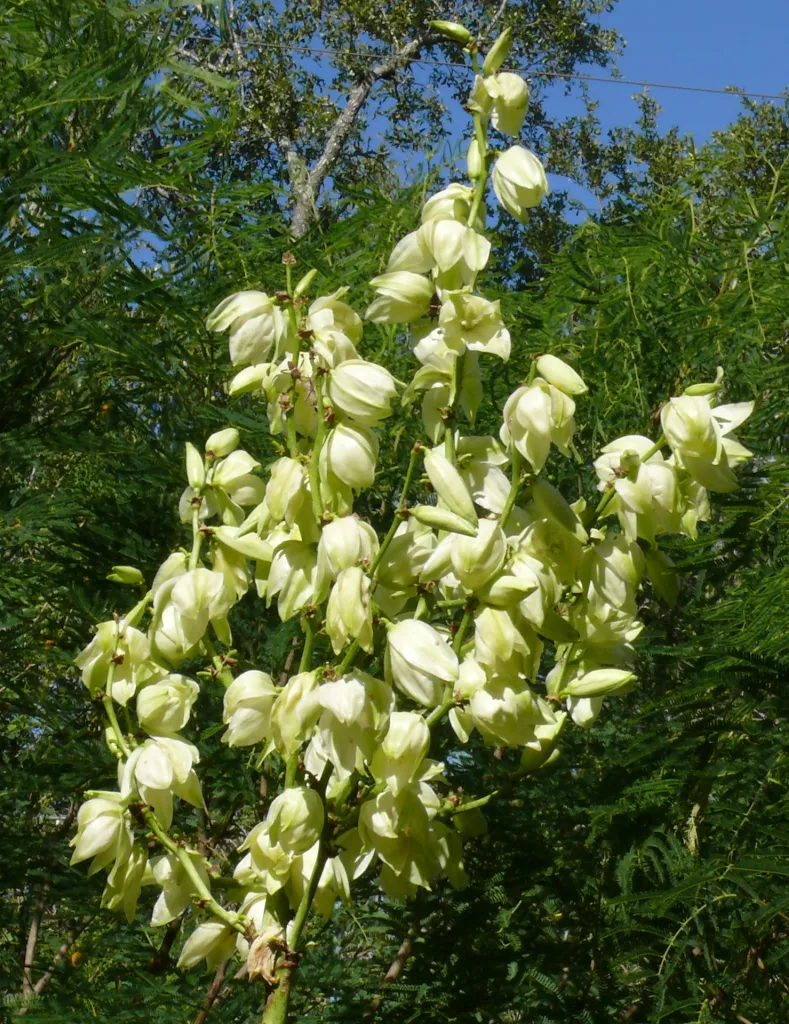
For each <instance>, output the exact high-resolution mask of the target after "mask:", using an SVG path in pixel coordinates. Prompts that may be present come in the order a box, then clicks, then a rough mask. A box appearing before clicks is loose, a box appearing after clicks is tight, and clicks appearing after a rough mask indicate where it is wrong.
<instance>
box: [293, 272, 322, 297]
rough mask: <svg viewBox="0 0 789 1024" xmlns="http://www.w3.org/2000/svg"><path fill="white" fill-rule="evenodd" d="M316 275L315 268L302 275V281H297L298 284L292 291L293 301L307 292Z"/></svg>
mask: <svg viewBox="0 0 789 1024" xmlns="http://www.w3.org/2000/svg"><path fill="white" fill-rule="evenodd" d="M317 275H318V271H317V269H316V268H315V267H313V268H312V270H308V271H307V273H306V274H305V275H304V277H302V279H301V280H300V281H299V283H298V284H297V285H296V287H295V288H294V289H293V298H294V299H298V298H300V296H302V295H303V294H304V293H305V292H306V291H308V289H309V287H310V285H311V284H312V282H313V281H314V280H315V278H316V277H317Z"/></svg>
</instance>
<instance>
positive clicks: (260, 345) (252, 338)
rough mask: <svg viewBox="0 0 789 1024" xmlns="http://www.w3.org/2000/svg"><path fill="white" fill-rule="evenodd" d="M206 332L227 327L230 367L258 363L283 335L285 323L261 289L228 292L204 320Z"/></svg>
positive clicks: (276, 307)
mask: <svg viewBox="0 0 789 1024" xmlns="http://www.w3.org/2000/svg"><path fill="white" fill-rule="evenodd" d="M206 327H207V328H208V330H209V331H226V330H227V329H228V328H229V329H230V359H231V361H232V363H233V365H234V366H239V365H243V364H244V363H262V362H264V360H265V359H266V357H267V356H268V355H269V353H271V352H272V350H274V351H275V352H276V349H277V346H278V344H279V342H280V341H281V340H282V339H283V338H284V337H285V336H286V333H287V322H286V320H285V317H284V316H283V314H282V310H281V309H280V308H279V307H278V306H276V305H275V304H274V303H273V302H272V300H271V299H270V298H269V297H268V295H266V294H265V292H258V291H246V292H236V293H235V295H230V296H228V297H227V298H226V299H223V300H222V302H220V303H219V305H218V306H217V307H216V309H214V310H213V312H212V313H211V314H210V315H209V317H208V319H207V320H206Z"/></svg>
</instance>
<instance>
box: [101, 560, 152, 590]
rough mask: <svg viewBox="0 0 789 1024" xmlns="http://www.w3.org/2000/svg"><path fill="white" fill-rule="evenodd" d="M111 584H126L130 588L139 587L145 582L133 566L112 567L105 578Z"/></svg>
mask: <svg viewBox="0 0 789 1024" xmlns="http://www.w3.org/2000/svg"><path fill="white" fill-rule="evenodd" d="M107 579H108V580H112V582H113V583H128V584H129V585H130V586H135V587H136V586H139V585H140V584H141V583H144V582H145V579H144V578H143V574H142V573H141V572H140V570H139V569H135V568H134V566H133V565H113V567H112V572H111V573H109V574H108V576H107Z"/></svg>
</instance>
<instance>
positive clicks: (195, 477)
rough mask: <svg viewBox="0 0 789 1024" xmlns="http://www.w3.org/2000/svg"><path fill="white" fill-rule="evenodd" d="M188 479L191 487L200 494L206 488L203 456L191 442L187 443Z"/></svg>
mask: <svg viewBox="0 0 789 1024" xmlns="http://www.w3.org/2000/svg"><path fill="white" fill-rule="evenodd" d="M186 478H187V480H188V481H189V486H190V487H191V488H192V489H193V490H194V491H196V492H197V493H198V494H199V493H200V491H202V489H203V487H204V486H205V464H204V462H203V456H202V455H201V454H200V452H199V451H198V450H197V449H196V448H195V446H194V445H193V444H190V443H189V441H187V442H186Z"/></svg>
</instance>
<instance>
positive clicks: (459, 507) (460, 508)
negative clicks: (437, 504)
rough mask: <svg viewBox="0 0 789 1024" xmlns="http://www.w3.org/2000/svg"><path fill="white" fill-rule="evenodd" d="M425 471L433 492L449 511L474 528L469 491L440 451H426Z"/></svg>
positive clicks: (473, 512) (475, 518)
mask: <svg viewBox="0 0 789 1024" xmlns="http://www.w3.org/2000/svg"><path fill="white" fill-rule="evenodd" d="M425 470H426V471H427V475H428V477H429V478H430V483H431V484H432V485H433V490H434V491H435V492H436V494H437V495H438V497H439V499H440V500H441V501H442V502H443V503H444V504H445V505H446V507H447V508H448V509H449V511H450V512H454V513H455V515H457V516H460V517H461V518H462V519H465V520H466V521H467V522H469V523H470V524H471V525H472V526H476V525H477V513H476V512H475V510H474V502H473V500H472V498H471V494H470V493H469V489H468V487H466V484H465V483H464V481H463V477H462V476H461V475H460V473H458V471H457V470H456V469H455V467H454V466H453V465H452V463H451V462H450V461H449V459H448V458H447V457H446V456H445V455H444V454H443V453H442V452H440V451H427V450H426V451H425Z"/></svg>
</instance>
